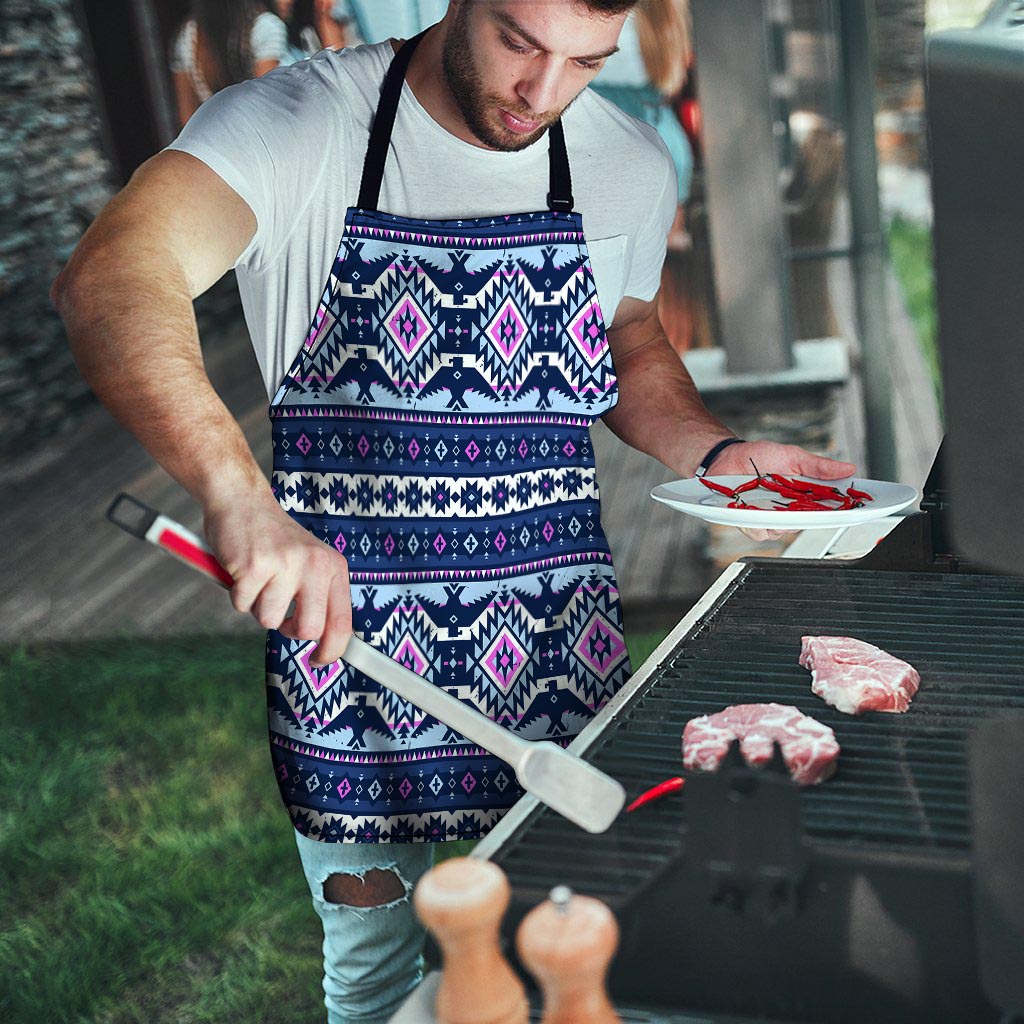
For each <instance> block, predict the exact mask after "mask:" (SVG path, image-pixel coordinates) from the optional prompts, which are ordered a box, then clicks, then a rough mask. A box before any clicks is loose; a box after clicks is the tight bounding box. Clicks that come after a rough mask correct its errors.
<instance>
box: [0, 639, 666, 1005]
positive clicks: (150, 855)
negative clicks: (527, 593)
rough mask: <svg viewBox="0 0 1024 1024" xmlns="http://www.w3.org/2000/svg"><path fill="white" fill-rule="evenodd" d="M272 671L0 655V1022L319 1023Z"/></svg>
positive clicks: (126, 644)
mask: <svg viewBox="0 0 1024 1024" xmlns="http://www.w3.org/2000/svg"><path fill="white" fill-rule="evenodd" d="M660 640H661V637H660V636H657V637H654V636H637V637H635V638H630V642H629V646H630V653H631V656H632V658H633V664H634V667H639V665H640V664H641V663H642V662H643V660H644V659H645V658H646V657H647V655H648V654H649V653H650V651H652V650H653V649H654V647H655V646H657V643H658V642H660ZM262 662H263V650H262V644H261V643H260V642H259V640H258V639H256V638H252V637H244V638H204V639H201V640H195V641H153V640H132V641H118V642H114V641H111V642H106V643H102V642H98V643H90V644H78V645H71V644H69V645H58V646H52V647H47V648H40V649H38V650H35V649H33V650H26V649H19V650H13V651H11V650H8V651H4V652H0V701H2V704H3V708H4V715H3V718H2V720H0V1020H3V1021H4V1022H5V1024H44V1022H49V1021H54V1022H57V1021H59V1022H61V1024H70V1022H101V1024H142V1022H146V1024H159V1022H168V1024H170V1022H174V1024H182V1022H186V1021H187V1022H189V1024H204V1022H211V1024H212V1022H214V1021H216V1022H218V1024H230V1022H236V1021H237V1022H239V1024H241V1022H245V1024H259V1022H264V1021H265V1022H268V1024H270V1022H273V1024H292V1022H295V1024H298V1022H300V1021H301V1022H302V1024H309V1022H312V1021H316V1020H320V1019H321V1017H322V1009H321V994H320V959H319V957H320V930H319V928H320V925H319V921H318V919H317V918H316V915H315V914H314V912H313V909H312V906H311V905H310V901H309V893H308V890H307V888H306V883H305V879H304V878H303V875H302V871H301V869H300V867H299V863H298V856H297V854H296V852H295V844H294V841H293V839H292V835H291V825H290V823H289V821H288V818H287V815H286V813H285V811H284V808H283V806H282V805H281V801H280V798H279V797H278V793H277V786H276V783H275V781H274V777H273V774H272V772H271V766H270V755H269V752H268V748H267V742H266V712H265V707H264V698H263V682H262V673H263V664H262ZM471 845H472V844H464V843H459V844H444V853H445V854H446V855H449V856H450V855H457V854H465V853H466V852H468V849H469V847H470V846H471Z"/></svg>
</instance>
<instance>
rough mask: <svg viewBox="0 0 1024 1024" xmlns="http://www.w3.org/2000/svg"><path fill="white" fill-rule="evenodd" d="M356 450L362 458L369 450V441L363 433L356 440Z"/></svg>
mask: <svg viewBox="0 0 1024 1024" xmlns="http://www.w3.org/2000/svg"><path fill="white" fill-rule="evenodd" d="M356 450H357V451H358V452H359V454H360V455H362V457H363V458H364V459H365V458H366V453H367V452H368V451H369V450H370V442H369V440H368V438H367V436H366V435H365V434H363V435H361V436H360V438H359V440H358V441H357V442H356Z"/></svg>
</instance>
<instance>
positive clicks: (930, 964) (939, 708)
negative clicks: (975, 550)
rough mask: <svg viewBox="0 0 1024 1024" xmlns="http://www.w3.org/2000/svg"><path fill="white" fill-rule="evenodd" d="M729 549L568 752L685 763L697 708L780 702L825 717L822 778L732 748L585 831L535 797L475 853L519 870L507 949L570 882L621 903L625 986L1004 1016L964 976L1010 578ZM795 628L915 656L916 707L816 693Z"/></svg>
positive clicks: (696, 1006) (772, 1013)
mask: <svg viewBox="0 0 1024 1024" xmlns="http://www.w3.org/2000/svg"><path fill="white" fill-rule="evenodd" d="M915 518H918V517H915ZM913 528H914V527H913V525H912V524H911V525H910V529H911V530H913ZM734 570H735V576H734V577H733V578H732V579H731V581H729V582H728V584H727V585H726V586H725V588H724V589H723V591H722V592H721V593H720V594H719V595H718V597H717V599H716V600H715V601H714V603H713V604H712V605H711V607H710V608H709V609H708V610H707V612H706V613H705V614H704V615H703V617H702V618H701V619H700V620H699V621H698V622H696V623H695V624H694V625H693V626H692V627H691V628H690V629H689V631H688V632H687V633H686V634H685V635H683V636H682V637H681V638H680V639H679V640H678V641H677V643H676V644H675V646H674V648H673V649H672V650H671V651H670V652H668V653H667V654H666V655H663V656H662V657H661V658H660V661H659V663H658V665H657V667H656V668H655V669H654V670H653V671H652V672H651V673H650V674H649V675H646V676H645V678H644V679H643V681H642V682H641V683H640V685H639V686H638V687H637V688H636V689H635V691H634V692H633V693H632V694H631V695H630V697H629V698H628V700H626V701H625V702H623V703H622V705H621V706H620V707H619V708H618V710H617V711H616V712H615V713H614V714H613V715H612V716H610V717H609V718H608V720H607V721H606V722H605V723H604V725H603V726H602V727H601V729H600V731H599V732H598V733H597V734H596V736H592V738H591V740H590V743H589V746H588V747H587V749H586V751H585V753H584V756H585V757H586V758H587V760H590V761H592V762H593V763H594V764H595V765H597V766H598V767H599V768H601V769H602V770H604V771H606V772H608V773H609V774H610V775H613V776H614V777H616V778H618V779H619V780H620V781H621V782H622V783H623V784H624V785H625V787H626V790H627V792H628V793H629V794H630V796H631V797H632V796H635V795H636V794H638V793H640V792H641V791H643V790H645V789H647V788H648V787H650V786H651V785H653V784H654V783H656V782H658V781H660V780H661V779H663V778H665V777H667V776H671V775H676V774H679V773H680V765H681V736H682V730H683V726H684V724H685V723H686V722H687V721H688V720H689V719H690V718H693V717H695V716H697V715H701V714H706V713H709V712H714V711H718V710H721V709H722V708H724V707H726V706H727V705H730V704H739V703H753V702H768V701H776V702H778V703H781V704H792V705H795V706H796V707H798V708H799V709H800V710H801V711H803V712H804V713H806V714H810V715H812V716H813V717H815V718H817V719H818V720H819V721H821V722H823V723H825V724H826V725H828V726H830V727H831V728H832V729H833V730H834V731H835V733H836V736H837V738H838V740H839V742H840V744H841V747H842V751H841V754H840V758H839V769H838V772H837V774H836V776H835V777H834V778H832V779H831V780H829V781H827V782H824V783H822V784H820V785H818V786H813V787H807V788H804V789H799V788H798V787H795V786H793V785H792V784H791V783H790V782H789V780H788V777H786V775H785V773H784V771H782V770H780V771H774V772H773V771H771V770H768V769H764V770H760V771H756V770H751V769H748V768H746V767H745V766H744V765H743V764H742V763H741V761H740V759H739V758H738V756H737V757H736V758H735V759H734V761H735V763H731V764H729V765H727V766H723V768H722V769H721V770H720V771H719V773H717V775H718V776H720V778H716V777H704V778H700V777H697V776H692V777H690V778H689V779H688V781H687V785H686V788H685V789H684V791H683V792H682V793H680V794H676V795H673V796H671V797H667V798H665V799H663V800H661V801H660V802H658V803H655V804H651V805H648V806H646V807H643V808H640V809H639V810H637V811H636V812H634V813H633V814H630V815H626V814H623V815H620V817H619V819H618V821H617V822H616V823H615V824H614V825H613V827H612V828H611V829H610V830H609V831H608V832H607V833H605V834H604V835H600V836H589V835H586V834H584V833H583V832H581V831H580V830H578V829H576V828H574V827H573V826H572V825H570V824H569V823H568V822H565V821H564V820H563V819H561V818H559V817H558V816H557V815H555V814H553V813H551V812H548V811H544V810H542V809H539V810H537V811H535V812H534V813H533V815H532V817H530V818H529V819H527V820H526V821H525V822H524V823H523V824H522V825H521V826H520V827H519V828H518V830H517V831H516V832H515V833H514V834H513V835H511V836H510V837H509V838H508V839H507V840H505V841H504V842H503V844H502V845H501V847H500V849H499V850H498V851H497V852H496V853H494V854H493V855H492V859H493V860H494V861H495V862H496V863H498V864H500V865H501V867H502V868H503V869H504V870H505V872H506V873H507V874H508V876H509V879H510V881H511V883H512V886H513V892H514V895H513V904H512V908H511V911H510V913H509V915H508V917H507V919H506V921H505V925H504V929H505V934H506V936H507V937H508V938H509V940H510V941H509V946H510V947H511V945H512V943H511V937H512V936H514V934H515V929H516V928H517V927H518V923H519V920H520V919H521V917H522V916H523V915H524V914H525V913H526V912H527V911H528V910H529V909H530V908H531V907H533V906H534V905H536V903H537V902H539V901H540V900H541V899H543V898H544V897H545V896H546V894H547V892H548V890H549V889H550V888H551V887H552V886H554V885H556V884H566V885H569V886H571V887H572V888H574V889H575V890H576V891H579V892H582V893H586V894H588V895H592V896H596V897H598V898H600V899H603V900H604V901H605V902H607V903H608V904H609V906H611V908H612V909H613V910H614V911H615V913H616V916H617V918H618V920H619V923H620V926H621V928H622V940H621V944H620V948H619V952H618V954H617V956H616V959H615V961H614V964H613V969H612V974H611V990H612V995H613V998H614V999H616V1000H617V1002H618V1004H619V1005H626V1004H630V1005H638V1006H643V1007H649V1008H651V1007H653V1008H658V1007H663V1008H665V1009H666V1011H667V1010H669V1009H671V1010H673V1011H680V1010H685V1011H687V1012H692V1013H698V1014H702V1015H705V1019H713V1020H718V1019H725V1017H726V1015H735V1016H746V1017H751V1018H757V1019H772V1020H787V1021H820V1022H831V1021H844V1022H845V1021H857V1022H861V1021H873V1022H889V1021H891V1022H901V1024H903V1022H916V1021H921V1022H925V1021H927V1022H930V1024H937V1022H945V1021H950V1022H953V1021H955V1022H957V1024H963V1022H968V1021H970V1022H978V1024H983V1022H987V1021H998V1020H999V1019H1000V1018H1001V1016H1002V1015H1001V1013H1000V1012H999V1011H997V1010H996V1009H995V1008H994V1007H993V1005H992V1004H991V1003H990V1002H989V1001H988V1000H987V999H986V997H985V995H984V994H983V991H982V986H981V982H980V980H979V963H978V957H977V954H976V941H975V928H974V920H973V911H972V857H971V852H972V851H971V811H970V794H969V786H968V768H967V761H966V753H965V744H966V740H967V736H968V734H969V732H970V730H971V728H972V725H974V724H976V723H978V722H980V721H983V720H986V719H989V718H992V717H993V716H999V715H1001V714H1003V713H1005V712H1007V711H1011V712H1012V711H1013V710H1014V709H1016V710H1017V712H1018V713H1019V712H1020V711H1024V580H1020V579H1015V578H1010V577H998V576H991V575H981V574H973V573H963V572H942V571H922V572H911V571H902V572H894V571H886V570H878V569H871V568H865V567H863V566H862V565H858V564H853V565H851V564H847V565H842V564H839V563H821V562H814V563H801V562H796V561H786V560H773V561H751V562H748V563H746V564H744V565H742V566H739V567H734ZM803 635H836V636H853V637H857V638H859V639H862V640H865V641H867V642H868V643H872V644H875V645H876V646H878V647H880V648H882V649H883V650H886V651H888V652H890V653H891V654H894V655H895V656H897V657H900V658H903V659H905V660H906V661H909V662H910V663H911V664H912V665H914V666H915V667H916V668H917V669H918V671H919V672H920V674H921V679H922V683H921V689H920V691H919V693H918V694H917V696H916V697H915V699H914V702H913V704H912V706H911V709H910V710H909V711H908V712H907V713H905V714H902V715H895V714H879V713H869V714H867V715H864V716H861V717H857V718H854V717H851V716H847V715H843V714H840V713H839V712H837V711H835V710H834V709H833V708H830V707H829V706H827V705H826V704H825V703H824V702H823V701H822V700H820V699H819V698H817V697H815V696H814V695H813V694H812V693H811V691H810V685H809V684H810V676H809V673H808V672H807V671H806V670H805V669H803V668H801V667H800V666H799V665H798V663H797V659H798V656H799V653H800V638H801V636H803ZM780 767H781V766H780ZM1021 784H1022V785H1024V778H1022V779H1021ZM1022 870H1024V867H1022ZM1021 952H1022V961H1021V962H1022V965H1024V950H1022V951H1021Z"/></svg>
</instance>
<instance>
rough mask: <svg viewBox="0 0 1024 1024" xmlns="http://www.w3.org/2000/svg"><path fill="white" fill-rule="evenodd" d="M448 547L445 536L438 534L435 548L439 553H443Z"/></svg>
mask: <svg viewBox="0 0 1024 1024" xmlns="http://www.w3.org/2000/svg"><path fill="white" fill-rule="evenodd" d="M446 547H448V543H447V541H446V540H445V539H444V537H442V536H441V534H438V535H437V536H436V537H435V538H434V550H435V551H436V552H437V553H438V554H441V552H442V551H444V549H445V548H446Z"/></svg>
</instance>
